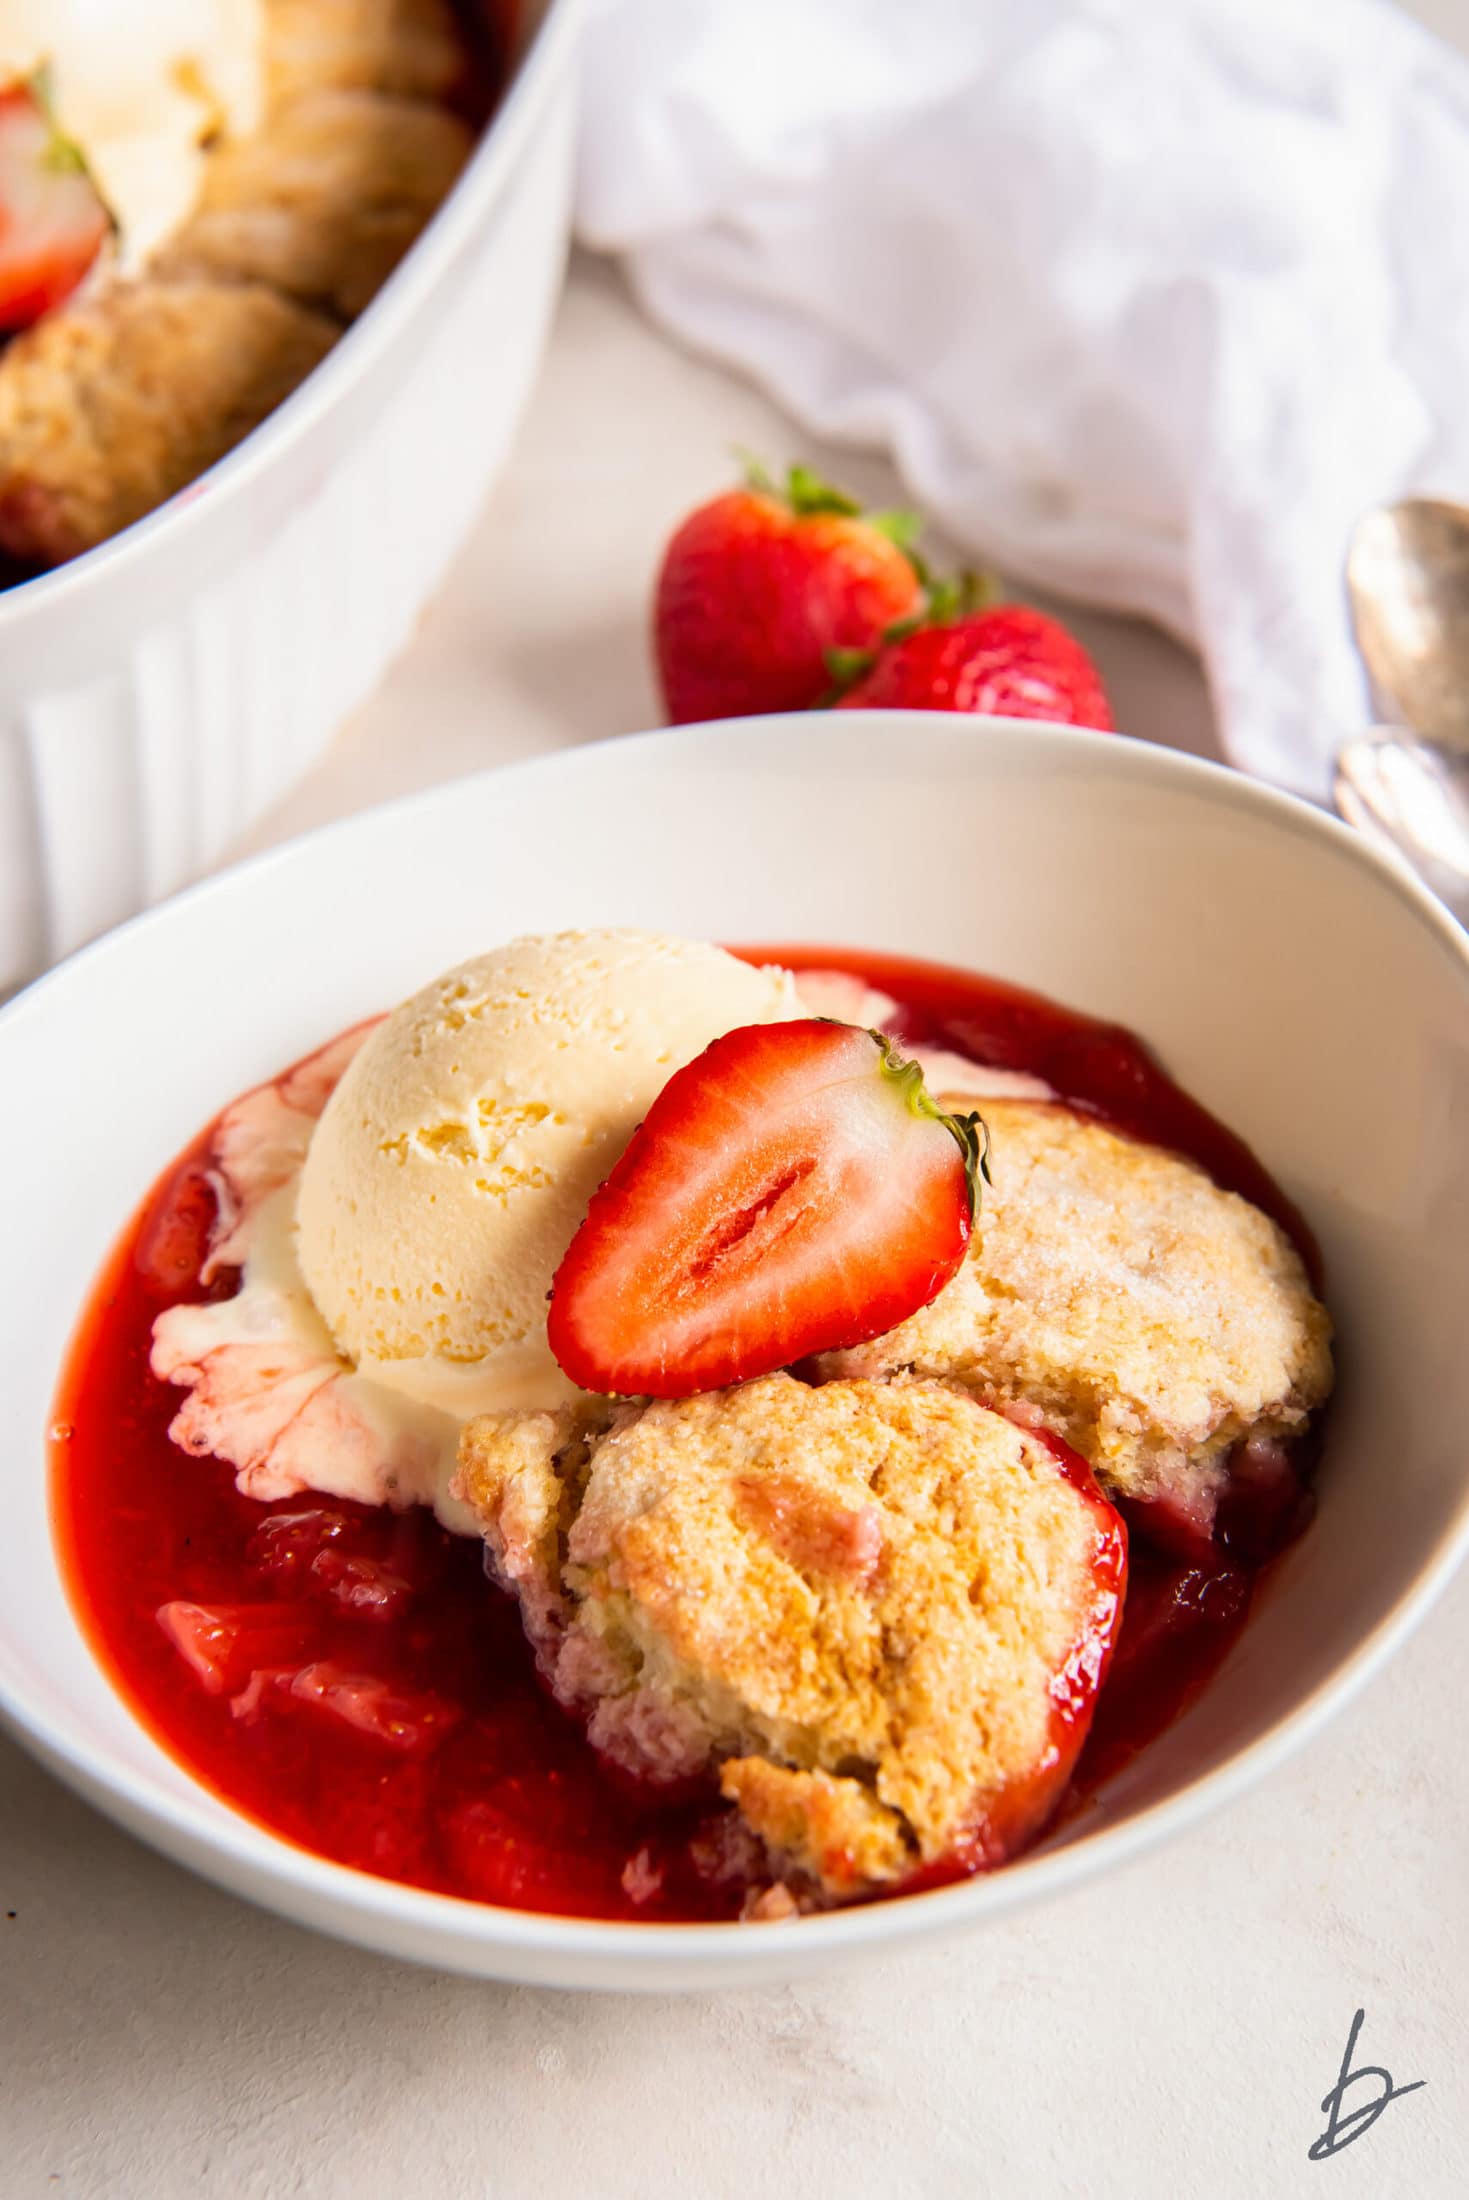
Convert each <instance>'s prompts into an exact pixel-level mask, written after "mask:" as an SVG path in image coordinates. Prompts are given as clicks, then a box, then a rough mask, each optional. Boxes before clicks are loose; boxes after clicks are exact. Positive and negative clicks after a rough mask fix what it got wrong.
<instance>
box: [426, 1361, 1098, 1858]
mask: <svg viewBox="0 0 1469 2200" xmlns="http://www.w3.org/2000/svg"><path fill="white" fill-rule="evenodd" d="M457 1488H458V1492H459V1494H460V1495H461V1496H462V1497H463V1498H464V1499H465V1500H466V1501H467V1502H468V1503H469V1504H471V1505H472V1506H473V1507H474V1509H475V1511H476V1513H477V1515H478V1517H479V1519H480V1522H481V1524H482V1526H483V1529H484V1533H485V1538H486V1543H487V1547H488V1552H489V1558H490V1563H491V1566H492V1568H493V1571H494V1572H495V1574H496V1576H497V1577H498V1579H499V1580H500V1581H501V1582H502V1584H503V1585H504V1586H505V1587H507V1588H508V1589H510V1590H512V1591H513V1593H514V1594H515V1595H516V1596H517V1597H518V1598H519V1600H520V1603H521V1608H522V1613H523V1616H524V1620H525V1624H526V1629H527V1633H528V1634H529V1636H530V1638H531V1640H532V1642H533V1644H534V1645H535V1648H536V1652H537V1657H538V1660H539V1662H540V1665H541V1669H542V1672H543V1674H544V1676H545V1678H546V1679H547V1681H548V1682H549V1684H550V1686H551V1687H552V1689H553V1690H554V1692H555V1693H556V1695H557V1696H558V1698H559V1699H560V1700H561V1702H563V1703H564V1704H565V1705H567V1707H568V1708H570V1709H572V1710H574V1711H576V1712H577V1713H579V1714H580V1715H581V1716H582V1717H584V1718H585V1719H586V1720H587V1724H588V1732H589V1736H590V1739H591V1740H592V1742H593V1743H594V1744H595V1746H596V1747H597V1748H598V1749H599V1750H601V1751H602V1752H603V1753H604V1754H605V1755H606V1756H607V1757H608V1758H610V1759H611V1760H612V1761H613V1762H615V1763H616V1764H618V1765H620V1766H621V1767H622V1768H623V1769H624V1770H626V1771H628V1772H630V1773H632V1774H634V1775H637V1776H639V1777H642V1778H645V1779H650V1780H653V1781H657V1782H664V1783H672V1782H679V1781H682V1780H687V1779H691V1778H698V1777H701V1776H703V1777H707V1776H708V1774H709V1773H710V1772H711V1771H712V1770H714V1769H716V1768H718V1770H719V1777H720V1782H721V1786H722V1788H723V1792H724V1793H725V1795H726V1796H727V1797H728V1798H729V1799H730V1800H731V1801H732V1802H734V1803H735V1805H736V1807H737V1808H738V1810H739V1811H740V1812H741V1814H742V1816H743V1818H744V1819H745V1821H746V1823H747V1824H748V1825H749V1826H750V1827H751V1828H753V1830H754V1831H755V1832H756V1833H757V1834H759V1835H760V1837H761V1838H762V1840H763V1841H764V1843H765V1847H766V1849H767V1851H768V1853H769V1855H770V1858H771V1860H772V1863H773V1865H774V1868H775V1869H776V1871H777V1873H778V1874H779V1875H780V1876H782V1877H785V1878H789V1879H792V1880H794V1881H796V1882H797V1883H798V1884H799V1885H800V1886H801V1887H802V1888H803V1890H809V1891H810V1892H812V1893H813V1894H814V1895H815V1896H816V1897H818V1898H819V1899H826V1900H830V1899H840V1898H841V1897H843V1896H848V1895H852V1894H855V1893H860V1892H863V1891H865V1890H868V1889H870V1888H873V1887H877V1886H882V1885H891V1884H892V1883H894V1882H896V1881H899V1880H901V1879H903V1878H905V1877H907V1876H908V1875H909V1874H911V1873H912V1872H913V1871H915V1870H917V1869H919V1868H921V1867H922V1866H925V1865H932V1864H935V1863H938V1862H940V1861H941V1860H943V1859H944V1858H946V1857H948V1856H950V1855H951V1854H953V1853H954V1852H955V1851H956V1850H957V1849H959V1848H960V1847H963V1846H965V1845H966V1844H967V1845H968V1853H969V1855H970V1857H971V1860H972V1861H976V1862H994V1861H998V1860H999V1858H1000V1856H1001V1855H1002V1854H1003V1853H1006V1852H1007V1850H1008V1848H1009V1847H1011V1846H1013V1845H1015V1843H1016V1842H1017V1841H1018V1840H1019V1839H1021V1838H1023V1837H1024V1835H1025V1834H1026V1833H1028V1832H1030V1831H1032V1830H1034V1826H1035V1824H1036V1823H1037V1822H1038V1821H1039V1820H1040V1819H1041V1818H1043V1817H1044V1816H1045V1815H1046V1814H1047V1812H1048V1810H1049V1808H1050V1806H1051V1803H1052V1802H1053V1801H1054V1799H1055V1795H1056V1794H1057V1793H1058V1792H1059V1787H1060V1785H1061V1784H1062V1783H1063V1782H1064V1779H1065V1777H1066V1776H1067V1773H1068V1772H1069V1768H1070V1762H1071V1759H1072V1756H1073V1755H1074V1750H1075V1747H1076V1746H1079V1742H1080V1739H1081V1736H1082V1735H1083V1734H1084V1732H1085V1721H1084V1718H1082V1719H1078V1720H1076V1721H1073V1722H1072V1726H1073V1727H1074V1729H1075V1730H1074V1732H1072V1731H1071V1729H1070V1728H1068V1729H1067V1730H1066V1731H1067V1734H1068V1735H1069V1739H1067V1738H1063V1739H1062V1740H1061V1741H1060V1742H1059V1743H1058V1734H1059V1733H1061V1731H1062V1727H1064V1726H1065V1722H1064V1721H1062V1722H1061V1725H1060V1726H1058V1708H1060V1709H1065V1708H1067V1707H1068V1706H1069V1707H1070V1708H1073V1709H1074V1708H1075V1707H1076V1706H1077V1705H1078V1704H1079V1703H1081V1702H1082V1701H1083V1700H1084V1701H1085V1703H1086V1705H1087V1707H1088V1709H1089V1703H1090V1695H1091V1692H1092V1690H1093V1689H1094V1686H1095V1683H1096V1680H1097V1678H1098V1677H1099V1673H1100V1668H1101V1665H1102V1664H1103V1663H1104V1662H1105V1656H1106V1651H1107V1648H1108V1646H1109V1645H1110V1641H1111V1638H1112V1634H1113V1633H1114V1631H1115V1626H1116V1620H1117V1616H1118V1613H1119V1611H1120V1603H1121V1571H1122V1564H1123V1561H1122V1551H1123V1541H1122V1532H1121V1529H1120V1526H1119V1525H1118V1523H1117V1522H1116V1520H1115V1516H1114V1515H1112V1514H1111V1512H1110V1510H1109V1508H1107V1507H1106V1506H1105V1505H1104V1504H1103V1503H1102V1502H1101V1500H1100V1499H1099V1498H1098V1497H1097V1496H1096V1495H1095V1493H1088V1492H1087V1491H1085V1490H1084V1489H1083V1488H1081V1487H1080V1486H1079V1485H1078V1484H1077V1483H1076V1482H1074V1481H1072V1480H1070V1479H1068V1477H1067V1475H1066V1474H1065V1473H1064V1472H1063V1470H1062V1468H1061V1467H1060V1465H1059V1464H1058V1462H1057V1459H1056V1456H1055V1454H1054V1453H1053V1451H1052V1450H1051V1449H1050V1448H1049V1447H1048V1446H1047V1445H1046V1444H1045V1443H1044V1442H1043V1441H1042V1440H1041V1439H1040V1438H1038V1437H1036V1436H1034V1435H1032V1434H1031V1433H1030V1432H1028V1431H1025V1430H1022V1429H1019V1428H1017V1427H1015V1426H1014V1425H1013V1424H1012V1423H1011V1422H1009V1421H1006V1420H1004V1419H1002V1418H1001V1417H1000V1416H999V1415H997V1414H994V1413H991V1412H989V1411H987V1410H986V1409H985V1408H984V1407H982V1406H980V1405H978V1404H977V1403H976V1401H975V1400H974V1399H973V1398H971V1397H970V1396H969V1395H968V1394H967V1393H966V1392H965V1391H963V1390H962V1389H960V1388H957V1387H954V1386H950V1385H947V1384H943V1383H937V1382H929V1381H905V1380H899V1381H894V1382H884V1383H868V1382H861V1381H853V1382H834V1383H830V1384H827V1385H825V1386H824V1387H822V1388H821V1389H812V1388H810V1387H808V1386H806V1385H804V1384H802V1383H799V1382H796V1381H794V1380H793V1379H792V1378H790V1377H789V1376H785V1375H773V1376H769V1377H766V1378H764V1379H762V1380H760V1381H757V1382H752V1383H747V1384H745V1385H743V1386H741V1387H740V1388H738V1389H734V1390H729V1391H717V1392H711V1393H707V1394H705V1395H702V1396H699V1397H696V1398H690V1399H684V1400H679V1401H676V1402H663V1403H654V1404H651V1405H649V1406H647V1407H643V1408H639V1407H622V1408H617V1409H614V1411H613V1413H612V1416H611V1418H610V1420H609V1421H608V1422H607V1423H605V1424H604V1425H597V1424H592V1425H588V1424H587V1423H586V1422H578V1420H577V1419H576V1417H575V1416H574V1415H573V1414H571V1413H562V1414H493V1415H486V1416H483V1417H482V1418H480V1419H479V1420H476V1421H474V1422H471V1423H470V1424H469V1426H468V1427H467V1429H466V1430H465V1433H464V1437H463V1440H462V1443H461V1449H460V1472H459V1479H458V1485H457Z"/></svg>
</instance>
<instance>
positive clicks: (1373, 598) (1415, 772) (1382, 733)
mask: <svg viewBox="0 0 1469 2200" xmlns="http://www.w3.org/2000/svg"><path fill="white" fill-rule="evenodd" d="M1347 593H1348V596H1349V598H1350V602H1351V607H1352V620H1353V624H1354V627H1355V629H1356V635H1357V644H1358V647H1359V648H1360V649H1361V652H1362V658H1363V661H1364V663H1365V664H1366V667H1367V675H1368V679H1369V680H1370V682H1371V686H1372V693H1373V699H1374V703H1375V705H1376V708H1377V710H1378V711H1379V713H1380V714H1381V716H1382V718H1383V719H1384V720H1387V721H1390V722H1389V723H1384V724H1379V725H1376V726H1373V727H1372V728H1371V729H1370V730H1369V731H1368V732H1366V733H1364V734H1359V735H1357V736H1356V737H1355V738H1354V739H1352V740H1350V741H1347V742H1345V743H1344V744H1343V746H1342V748H1341V749H1340V750H1339V751H1338V753H1337V759H1336V785H1335V794H1336V806H1337V808H1338V810H1339V811H1340V812H1341V814H1342V816H1343V817H1344V818H1346V819H1347V821H1348V823H1350V824H1352V825H1355V826H1357V827H1358V828H1359V829H1360V830H1361V831H1363V832H1365V833H1366V834H1367V835H1368V836H1369V837H1370V838H1372V839H1374V840H1376V841H1378V842H1379V843H1384V844H1386V845H1387V846H1388V847H1390V848H1392V849H1393V850H1395V851H1396V852H1397V854H1399V855H1400V856H1403V857H1406V859H1407V861H1408V862H1409V863H1410V864H1411V865H1412V867H1413V869H1414V870H1415V871H1417V872H1418V873H1419V875H1420V876H1421V877H1422V878H1423V879H1424V880H1425V881H1426V883H1427V884H1428V885H1429V886H1431V887H1432V889H1433V891H1434V892H1435V893H1436V894H1437V895H1438V896H1439V898H1440V899H1441V900H1442V901H1444V902H1446V903H1447V905H1448V907H1449V908H1450V909H1452V910H1453V912H1454V914H1455V916H1456V917H1458V918H1459V920H1460V922H1461V923H1464V924H1469V509H1465V507H1463V506H1462V505H1458V504H1448V503H1444V502H1441V501H1439V500H1436V499H1433V498H1428V497H1408V498H1405V499H1404V500H1403V501H1402V502H1401V503H1398V504H1391V505H1385V506H1383V507H1382V509H1381V510H1379V511H1376V512H1370V513H1369V514H1368V515H1367V517H1366V518H1365V519H1364V520H1363V521H1362V522H1361V523H1360V525H1359V526H1358V527H1357V530H1356V532H1355V534H1354V536H1353V538H1352V547H1351V553H1350V556H1349V557H1348V560H1347Z"/></svg>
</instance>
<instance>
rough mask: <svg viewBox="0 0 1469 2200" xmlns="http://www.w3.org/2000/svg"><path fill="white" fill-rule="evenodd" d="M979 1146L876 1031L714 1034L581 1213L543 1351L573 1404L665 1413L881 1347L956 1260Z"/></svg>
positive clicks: (767, 1027) (805, 1025) (964, 1237)
mask: <svg viewBox="0 0 1469 2200" xmlns="http://www.w3.org/2000/svg"><path fill="white" fill-rule="evenodd" d="M982 1135H983V1126H982V1125H980V1124H979V1120H978V1118H977V1117H974V1116H969V1117H965V1118H962V1119H960V1118H956V1117H953V1116H948V1115H945V1114H943V1113H942V1112H941V1111H940V1110H939V1109H938V1108H937V1107H936V1106H935V1105H934V1103H933V1102H932V1101H931V1100H930V1099H929V1097H928V1094H927V1093H926V1091H925V1090H924V1086H923V1079H922V1076H921V1073H920V1072H919V1070H918V1069H917V1067H916V1066H915V1065H914V1064H913V1063H911V1062H903V1061H902V1060H901V1058H900V1057H899V1056H898V1054H897V1052H896V1049H895V1048H894V1047H893V1045H892V1043H891V1041H890V1040H888V1039H886V1038H884V1037H882V1036H881V1035H880V1034H878V1033H876V1032H870V1031H861V1030H859V1029H857V1028H856V1027H855V1026H853V1025H848V1024H833V1023H827V1022H824V1021H821V1020H819V1019H813V1020H803V1021H797V1022H791V1023H782V1024H752V1025H749V1026H746V1027H744V1028H742V1029H740V1030H738V1031H732V1032H729V1033H727V1034H726V1036H725V1037H724V1038H722V1039H716V1040H715V1041H714V1044H713V1045H712V1046H710V1047H708V1048H707V1049H706V1050H705V1052H704V1053H703V1054H701V1055H700V1056H699V1057H698V1058H697V1060H695V1061H693V1062H691V1063H690V1064H689V1065H688V1067H687V1068H685V1069H682V1070H680V1071H678V1072H677V1074H676V1075H675V1076H674V1077H672V1078H671V1079H670V1080H669V1082H668V1084H667V1085H666V1086H665V1087H664V1089H663V1091H662V1092H661V1093H660V1094H659V1096H658V1098H657V1099H656V1100H655V1101H654V1103H653V1105H652V1107H651V1108H650V1109H649V1111H648V1115H647V1118H646V1120H645V1121H644V1122H643V1124H642V1126H641V1128H640V1129H639V1130H638V1131H636V1132H635V1133H634V1135H633V1138H632V1140H631V1142H630V1143H629V1145H628V1147H627V1150H626V1152H625V1153H624V1154H623V1156H622V1158H621V1160H620V1161H619V1162H618V1163H617V1166H616V1167H615V1168H614V1169H613V1171H612V1174H611V1175H610V1176H609V1177H608V1179H607V1181H606V1183H605V1184H603V1186H602V1187H601V1189H600V1190H599V1191H598V1192H596V1193H595V1194H594V1195H593V1198H592V1201H591V1205H590V1207H589V1208H588V1211H587V1217H586V1220H585V1222H584V1223H583V1224H582V1226H581V1228H580V1230H579V1231H578V1232H577V1234H576V1236H575V1238H573V1240H572V1242H571V1246H570V1248H569V1250H568V1251H567V1254H566V1256H565V1258H564V1260H563V1261H562V1263H561V1266H560V1268H559V1269H558V1270H557V1272H556V1277H555V1280H554V1282H553V1284H552V1287H551V1307H550V1313H549V1317H548V1324H547V1328H548V1334H549V1337H550V1342H551V1349H552V1351H553V1352H554V1353H555V1355H556V1358H557V1360H558V1361H559V1362H560V1364H561V1366H562V1367H563V1368H564V1369H565V1371H566V1373H567V1374H568V1375H570V1376H571V1378H572V1379H573V1381H574V1382H577V1383H580V1384H581V1385H582V1386H583V1388H584V1389H587V1390H595V1391H607V1392H618V1393H622V1394H624V1395H645V1396H651V1397H656V1398H682V1397H687V1396H689V1395H691V1394H692V1393H693V1392H695V1391H699V1390H714V1389H719V1388H721V1387H722V1386H724V1385H725V1384H729V1383H738V1382H744V1381H747V1380H748V1379H749V1378H750V1377H752V1376H755V1375H764V1374H769V1373H771V1372H773V1371H774V1370H775V1369H776V1368H781V1367H787V1366H790V1365H791V1364H792V1363H793V1362H795V1361H798V1360H801V1359H804V1358H806V1357H807V1356H808V1355H810V1354H812V1353H816V1352H822V1351H826V1350H829V1349H831V1348H832V1347H833V1346H834V1343H835V1340H836V1339H837V1338H844V1339H847V1340H848V1341H849V1342H853V1343H855V1342H857V1341H858V1340H863V1341H865V1340H867V1339H869V1338H872V1337H877V1336H881V1335H882V1334H884V1332H886V1331H887V1330H889V1329H892V1328H894V1327H896V1325H897V1323H898V1322H900V1321H903V1320H905V1319H906V1318H907V1316H908V1315H909V1314H911V1313H914V1312H916V1311H917V1309H918V1308H919V1307H921V1306H926V1305H927V1304H928V1302H929V1300H930V1299H932V1298H934V1297H936V1296H937V1294H938V1292H939V1291H941V1290H942V1289H943V1286H944V1285H945V1284H946V1283H947V1282H948V1280H949V1278H950V1277H951V1276H952V1275H953V1274H954V1272H955V1270H956V1269H957V1267H958V1265H959V1262H960V1261H961V1259H962V1258H963V1254H964V1248H965V1246H966V1245H967V1243H968V1241H969V1234H970V1229H971V1225H972V1222H973V1217H974V1202H975V1196H976V1192H975V1183H976V1176H977V1172H978V1169H979V1168H980V1166H981V1165H982V1163H981V1139H982Z"/></svg>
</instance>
